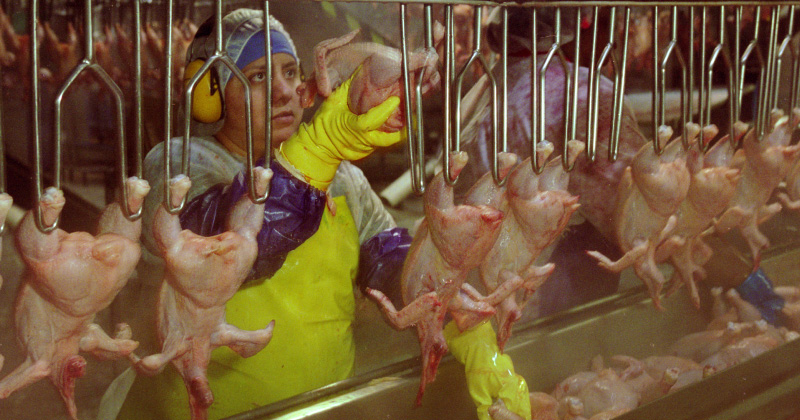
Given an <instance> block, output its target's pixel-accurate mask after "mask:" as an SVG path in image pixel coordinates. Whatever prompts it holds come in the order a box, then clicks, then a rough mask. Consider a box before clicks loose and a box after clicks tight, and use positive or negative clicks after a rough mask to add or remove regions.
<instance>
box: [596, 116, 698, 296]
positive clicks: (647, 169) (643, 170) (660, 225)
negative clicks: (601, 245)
mask: <svg viewBox="0 0 800 420" xmlns="http://www.w3.org/2000/svg"><path fill="white" fill-rule="evenodd" d="M693 131H694V132H689V133H688V134H689V135H690V136H696V135H697V131H696V130H693ZM670 137H672V129H671V128H669V127H667V126H662V127H661V129H660V130H659V133H658V139H657V141H658V142H659V145H663V144H665V143H666V142H667V140H669V138H670ZM692 141H694V139H690V143H691V142H692ZM659 147H663V146H659ZM689 178H690V176H689V171H688V169H687V168H686V158H685V152H684V150H683V145H682V141H681V138H680V137H678V138H676V139H675V140H673V141H672V143H670V144H668V145H667V146H666V147H663V150H662V153H661V155H658V154H656V151H655V148H654V147H653V145H650V144H647V145H644V146H642V148H641V149H640V150H639V152H638V153H637V154H636V156H635V157H634V159H633V162H632V163H631V166H630V167H629V168H628V169H626V171H625V174H624V175H623V178H622V181H621V182H620V186H619V195H618V196H617V202H616V205H617V208H616V213H615V215H614V219H613V222H612V224H613V226H614V228H615V229H616V241H617V243H618V244H619V245H620V247H621V248H622V250H623V251H625V255H623V256H622V258H620V259H619V260H617V261H611V260H610V259H609V258H608V257H607V256H605V255H603V254H601V253H599V252H596V251H588V254H589V255H591V256H592V257H594V258H595V259H597V260H598V261H599V262H600V266H601V267H603V268H605V269H607V270H611V271H614V272H619V271H622V270H623V269H625V268H628V267H631V266H633V269H634V271H635V272H636V275H637V276H638V277H639V279H641V280H642V282H644V284H645V285H646V286H647V289H648V290H649V292H650V297H651V298H652V299H653V304H654V305H655V307H656V308H659V309H662V306H661V298H660V294H661V289H662V286H663V284H664V283H665V281H666V280H665V279H664V275H663V274H662V273H661V271H660V270H659V268H658V266H657V265H656V260H655V252H656V249H657V247H658V244H660V243H661V241H663V240H664V239H665V238H666V237H667V235H669V234H670V233H671V232H672V230H673V229H674V228H675V224H676V222H677V218H676V216H675V212H676V211H677V210H678V208H679V206H680V205H681V203H682V202H683V200H684V199H685V198H686V194H687V193H688V191H689Z"/></svg>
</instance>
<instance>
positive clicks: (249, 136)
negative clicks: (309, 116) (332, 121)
mask: <svg viewBox="0 0 800 420" xmlns="http://www.w3.org/2000/svg"><path fill="white" fill-rule="evenodd" d="M168 3H170V2H168ZM215 6H216V17H217V18H216V22H215V31H216V34H215V35H216V43H215V51H214V54H213V55H212V56H211V57H209V58H208V59H207V60H206V61H205V62H204V63H203V65H202V66H201V67H200V69H199V70H198V71H197V73H196V74H195V75H194V76H192V78H191V80H190V81H189V83H188V85H187V86H186V89H185V91H184V98H185V103H187V104H191V103H192V101H193V99H194V89H195V87H196V86H197V83H198V82H199V81H200V78H202V77H203V75H205V74H206V73H207V72H208V71H210V69H211V66H213V65H214V64H216V63H218V62H219V63H221V64H222V65H224V66H225V67H227V68H228V70H229V71H230V72H231V76H232V77H236V78H237V79H238V80H239V82H241V83H242V86H243V87H244V106H245V138H246V154H247V157H246V163H247V184H248V195H249V197H250V199H251V200H252V201H253V202H254V203H259V204H260V203H263V202H264V201H266V199H267V197H268V195H269V190H267V191H266V192H265V193H264V195H262V196H259V195H258V194H257V192H256V190H255V183H254V182H253V171H254V168H255V163H254V161H255V157H254V153H253V118H252V112H251V110H252V99H251V93H252V90H251V86H250V81H249V80H247V77H246V76H245V75H244V73H242V71H241V70H240V69H239V68H238V67H237V66H236V64H235V63H234V62H233V60H231V58H230V57H229V56H228V53H227V52H226V51H225V50H224V49H223V41H222V17H223V16H222V1H221V0H216V2H215ZM264 7H265V9H264V10H265V12H264V13H265V14H266V15H267V16H268V12H269V5H268V2H265V4H264ZM167 15H168V16H167V18H168V21H169V25H170V26H171V25H172V6H171V5H169V6H168V13H167ZM268 19H269V18H267V19H266V20H265V21H264V25H265V30H264V32H265V44H266V46H265V47H264V48H265V51H266V55H265V59H266V63H267V64H266V65H267V67H268V69H269V75H270V76H271V75H272V74H271V73H272V72H271V68H272V60H271V59H272V55H271V54H270V50H269V48H270V43H269V41H270V38H269V36H268V35H267V33H269V30H268V28H269V20H268ZM168 50H169V48H168ZM169 55H171V52H170V53H168V56H169ZM269 80H272V79H271V78H270V79H269ZM167 89H169V85H167ZM268 92H269V93H271V91H268ZM268 98H271V95H270V96H269V97H268ZM268 101H269V99H268ZM270 102H271V101H270ZM167 105H168V103H167ZM270 105H271V104H270ZM184 108H185V112H184V135H183V143H182V146H183V150H182V152H183V153H182V159H181V173H183V174H185V175H186V176H189V173H190V170H191V167H190V166H189V155H190V148H191V143H190V138H191V120H192V110H191V107H190V106H186V107H184ZM270 108H271V106H270ZM265 114H266V118H267V119H269V116H270V115H271V110H269V112H265ZM168 118H169V116H168ZM270 131H271V127H270ZM264 141H265V153H267V155H266V156H267V157H266V158H265V160H266V159H270V160H271V147H272V145H271V137H266V138H265V139H264ZM170 142H171V139H170V138H169V132H168V133H167V139H166V141H165V142H164V144H165V148H164V149H165V155H164V173H165V177H166V178H167V179H171V178H172V174H171V166H172V165H171V153H170V150H169V149H170V146H169V144H170ZM270 160H267V163H266V164H267V165H268V164H269V161H270ZM164 192H165V194H164V207H165V208H166V209H167V211H169V212H170V213H171V214H177V213H179V212H180V211H181V210H182V209H183V207H184V206H185V205H186V197H184V198H183V200H182V201H181V203H180V205H178V206H176V207H173V206H172V196H171V193H170V191H169V189H168V188H167V189H165V190H164Z"/></svg>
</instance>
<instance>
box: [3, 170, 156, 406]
mask: <svg viewBox="0 0 800 420" xmlns="http://www.w3.org/2000/svg"><path fill="white" fill-rule="evenodd" d="M126 188H127V189H128V202H127V203H125V205H127V206H128V209H129V210H130V211H131V212H132V213H136V212H137V211H138V209H139V208H140V207H141V205H142V202H143V201H144V197H145V196H146V195H147V193H148V191H149V190H150V186H149V185H148V183H147V181H145V180H141V179H138V178H136V177H131V178H129V179H128V181H127V183H126ZM64 203H65V201H64V195H63V193H62V192H61V190H57V189H55V188H48V189H47V190H46V191H45V194H44V195H43V196H42V198H41V199H40V201H39V203H38V207H37V208H35V209H33V210H30V211H28V212H27V214H26V215H25V217H24V218H23V220H22V222H21V223H20V226H19V228H18V229H17V234H16V244H17V249H18V250H19V253H20V256H21V257H22V260H23V262H24V263H25V266H26V272H25V274H24V277H23V279H22V280H23V284H22V286H21V287H20V289H19V294H18V295H17V301H16V307H15V310H14V315H15V326H16V331H17V337H18V340H19V343H20V344H21V346H22V347H24V349H25V352H26V353H27V357H26V359H25V360H24V361H23V362H22V364H21V365H20V366H18V367H17V368H16V369H15V370H14V371H12V372H11V373H10V374H8V375H7V376H6V377H5V378H3V379H2V380H0V398H6V397H8V396H9V395H10V394H11V393H13V392H15V391H17V390H19V389H22V388H24V387H26V386H28V385H30V384H32V383H34V382H36V381H38V380H40V379H42V378H46V377H49V378H50V380H51V381H52V383H53V384H54V385H55V386H56V388H58V390H59V392H60V393H61V397H62V398H63V400H64V403H65V404H66V407H67V412H68V413H69V416H70V418H72V419H77V407H76V406H75V400H74V393H75V380H76V379H78V378H80V377H81V376H83V374H84V372H85V369H86V360H85V359H84V358H83V357H81V356H79V355H78V352H79V351H85V352H89V353H92V354H93V355H94V356H95V357H97V358H98V359H101V360H109V359H116V358H120V357H125V356H127V355H128V354H130V352H131V351H133V350H134V349H135V348H136V346H137V345H138V343H137V342H136V341H133V340H131V339H130V338H131V330H130V327H128V326H127V325H126V324H119V325H117V331H116V333H115V335H114V337H113V338H112V337H109V336H108V335H106V333H105V332H104V331H103V330H102V329H101V328H100V326H98V325H97V324H94V323H93V320H94V317H95V314H97V312H99V311H100V310H102V309H104V308H106V307H107V306H108V305H109V304H110V303H111V301H112V300H114V297H115V296H116V295H117V293H118V292H119V291H120V290H121V289H122V288H123V287H124V286H125V284H126V283H127V281H128V278H129V277H130V275H131V273H132V272H133V270H134V268H135V267H136V263H137V262H138V261H139V256H140V248H139V236H140V234H141V220H140V219H137V220H136V221H133V222H132V221H129V220H128V219H127V218H126V217H125V215H124V214H123V212H122V209H121V207H120V205H119V204H118V203H112V204H110V205H109V206H108V207H106V209H105V210H104V211H103V214H102V215H101V216H100V221H99V223H98V234H97V236H92V235H90V234H89V233H86V232H75V233H67V232H64V231H63V230H61V229H56V230H54V231H52V232H50V233H42V232H41V231H40V230H39V229H38V228H37V227H36V223H35V221H34V217H35V216H34V212H37V211H40V212H41V214H42V221H43V223H45V224H47V225H50V224H52V223H54V222H55V220H56V219H57V218H58V216H59V214H60V213H61V210H62V208H63V207H64Z"/></svg>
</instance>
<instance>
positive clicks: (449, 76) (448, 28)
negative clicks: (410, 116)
mask: <svg viewBox="0 0 800 420" xmlns="http://www.w3.org/2000/svg"><path fill="white" fill-rule="evenodd" d="M444 26H445V32H444V57H443V61H444V76H443V77H442V79H443V80H442V86H443V101H444V103H443V104H442V109H443V111H444V112H443V117H444V121H442V127H443V128H444V129H443V130H442V131H443V133H444V135H443V136H442V142H443V144H442V170H443V171H444V172H443V174H444V180H445V182H447V184H448V185H451V186H452V185H455V182H456V180H455V179H453V178H452V174H451V173H450V152H451V151H452V150H455V151H458V150H460V147H461V146H460V144H458V143H456V144H455V149H453V126H452V122H453V121H454V119H457V118H460V116H459V115H456V116H455V117H454V116H453V109H452V105H453V94H452V89H451V88H452V86H453V80H454V77H453V74H454V73H455V71H454V67H455V53H454V48H455V47H454V40H453V38H454V36H453V5H452V4H448V5H445V6H444Z"/></svg>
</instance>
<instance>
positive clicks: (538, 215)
mask: <svg viewBox="0 0 800 420" xmlns="http://www.w3.org/2000/svg"><path fill="white" fill-rule="evenodd" d="M583 148H584V144H583V142H580V141H577V140H575V141H572V142H570V144H569V163H570V164H572V163H573V162H574V161H575V159H576V158H577V157H578V156H579V155H580V153H581V152H582V151H583ZM538 151H539V155H538V162H540V164H542V165H543V167H544V169H543V171H542V173H541V174H536V173H535V172H534V171H533V169H532V167H531V161H530V159H526V160H525V161H523V162H522V163H520V164H519V165H518V166H517V167H516V168H515V169H514V170H513V171H512V172H511V174H510V175H509V177H508V183H507V184H506V185H505V186H503V187H498V186H497V185H496V184H495V182H494V179H493V178H492V175H491V174H490V173H487V174H485V175H484V176H483V177H481V178H480V179H479V180H478V181H477V182H476V183H475V185H474V186H473V187H472V188H471V189H470V191H469V192H468V193H467V197H466V199H465V202H466V203H467V204H472V205H478V204H483V205H487V206H492V207H494V208H497V209H499V210H501V211H502V212H503V213H504V214H505V217H504V218H503V224H502V227H501V229H500V235H499V237H498V239H497V242H495V244H494V246H493V247H492V249H491V250H490V251H489V253H488V254H487V256H486V258H485V259H484V260H483V262H481V265H480V275H481V280H482V282H483V285H484V287H485V288H486V289H487V291H489V292H495V291H496V290H497V289H498V288H499V287H508V286H505V283H506V282H507V281H508V279H513V278H515V277H519V279H518V281H523V282H524V283H523V287H522V288H521V289H520V291H519V293H517V292H514V293H512V294H511V295H509V296H508V297H507V298H506V299H505V300H503V302H502V303H501V304H500V305H499V306H496V305H495V306H496V309H497V320H498V331H497V344H498V346H499V347H500V349H501V350H502V349H503V347H504V346H505V343H506V341H508V339H509V337H510V336H511V327H512V326H513V324H514V323H515V322H516V321H517V320H519V319H520V317H521V316H522V309H523V308H524V307H525V305H526V304H527V302H528V300H529V299H530V298H531V297H532V296H533V293H534V292H535V291H536V289H537V288H538V287H539V286H540V285H541V284H542V283H543V282H544V281H545V280H546V279H547V276H549V275H550V273H552V271H553V269H554V267H555V266H554V265H553V264H552V263H550V264H546V265H544V266H541V267H540V266H536V265H535V264H534V263H535V261H536V258H537V257H538V256H539V254H541V252H542V250H544V249H545V248H546V247H548V246H549V245H550V244H551V243H552V242H554V241H555V240H556V239H557V238H558V236H559V235H561V232H562V231H563V229H564V228H565V227H566V225H567V222H568V221H569V219H570V217H571V216H572V214H573V213H574V212H575V211H576V210H577V209H578V206H579V205H578V204H577V201H578V197H576V196H573V195H571V194H570V193H568V192H567V191H566V188H567V184H568V182H569V173H568V172H565V171H564V168H563V166H562V165H561V160H560V159H552V160H550V161H549V162H547V158H548V157H549V156H550V154H551V153H552V152H553V144H552V143H550V142H541V143H539V147H538ZM544 162H547V163H546V164H544ZM503 169H504V171H503V172H501V176H504V175H503V173H505V172H506V171H507V170H508V168H507V167H505V165H504V166H503ZM517 287H519V286H517ZM518 295H519V296H518Z"/></svg>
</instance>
